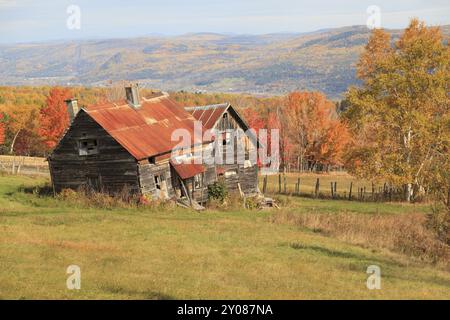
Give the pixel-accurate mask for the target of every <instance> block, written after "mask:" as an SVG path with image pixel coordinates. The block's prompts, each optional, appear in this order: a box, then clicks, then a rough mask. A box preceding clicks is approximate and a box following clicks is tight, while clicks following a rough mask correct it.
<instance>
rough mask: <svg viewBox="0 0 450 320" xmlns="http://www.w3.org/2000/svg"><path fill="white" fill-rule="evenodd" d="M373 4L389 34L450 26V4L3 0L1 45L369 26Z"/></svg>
mask: <svg viewBox="0 0 450 320" xmlns="http://www.w3.org/2000/svg"><path fill="white" fill-rule="evenodd" d="M372 5H375V6H377V7H378V8H379V12H380V14H379V18H380V19H379V20H377V21H379V22H380V26H381V27H384V28H404V27H405V26H406V25H407V24H408V21H409V19H410V18H411V17H418V18H420V19H421V20H424V21H425V22H426V23H427V24H429V25H444V24H450V1H448V0H429V1H425V0H370V1H366V0H341V1H336V0H334V1H333V0H307V1H303V0H220V1H219V0H183V1H182V0H158V1H153V0H147V1H145V0H128V1H126V0H53V1H51V0H0V43H17V42H40V41H49V40H70V39H99V38H126V37H139V36H147V35H155V34H158V35H179V34H185V33H192V32H214V33H232V34H265V33H280V32H310V31H316V30H319V29H325V28H334V27H343V26H350V25H366V23H367V21H368V19H370V18H371V17H372V18H373V17H374V15H373V13H368V12H367V11H368V10H367V9H368V7H370V6H372Z"/></svg>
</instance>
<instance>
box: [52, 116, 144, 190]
mask: <svg viewBox="0 0 450 320" xmlns="http://www.w3.org/2000/svg"><path fill="white" fill-rule="evenodd" d="M80 139H96V140H97V144H98V154H93V155H85V156H80V155H79V150H78V143H79V141H80ZM49 166H50V171H51V177H52V182H53V186H54V188H55V191H56V192H60V191H61V190H62V189H64V188H71V189H77V188H79V187H88V186H89V184H92V181H95V182H96V183H98V185H97V186H96V187H97V188H98V189H99V191H105V192H109V193H114V192H120V191H122V190H123V189H124V188H125V187H126V188H129V191H130V192H139V184H138V172H137V163H136V160H135V159H134V158H133V157H132V156H131V155H130V154H129V153H128V151H126V150H125V149H124V148H123V147H122V146H121V145H120V144H119V143H117V142H116V141H115V140H114V139H113V138H112V137H111V136H110V135H109V134H108V133H107V132H106V131H105V130H104V129H103V128H102V127H101V126H100V125H98V124H97V123H96V122H95V121H94V120H93V119H92V118H91V117H90V116H89V115H88V114H87V113H86V112H84V111H83V110H81V111H80V112H79V114H78V115H77V117H76V118H75V119H74V122H73V124H72V126H71V127H70V129H69V130H68V132H67V133H66V134H65V136H64V137H63V138H62V140H61V142H60V143H59V145H58V147H57V148H56V149H55V150H54V152H53V153H52V155H51V156H50V158H49Z"/></svg>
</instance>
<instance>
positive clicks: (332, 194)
mask: <svg viewBox="0 0 450 320" xmlns="http://www.w3.org/2000/svg"><path fill="white" fill-rule="evenodd" d="M330 185H331V198H332V199H334V192H333V191H334V187H333V181H331V182H330Z"/></svg>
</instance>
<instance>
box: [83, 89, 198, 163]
mask: <svg viewBox="0 0 450 320" xmlns="http://www.w3.org/2000/svg"><path fill="white" fill-rule="evenodd" d="M84 110H85V111H86V112H87V113H88V114H89V115H90V116H91V117H92V118H93V119H94V120H95V121H96V122H97V123H98V124H100V125H101V126H102V127H103V128H104V129H105V130H106V131H107V132H108V133H109V134H110V135H111V136H112V137H113V138H114V139H115V140H116V141H117V142H119V143H120V144H121V145H122V146H123V147H124V148H125V149H126V150H127V151H128V152H129V153H130V154H131V155H133V157H135V158H136V159H137V160H142V159H145V158H148V157H151V156H155V155H159V154H163V153H166V152H169V151H171V150H172V149H173V148H174V147H175V146H179V147H190V146H193V145H197V144H202V143H203V142H204V141H202V132H200V130H203V129H199V130H198V132H196V133H195V132H194V130H195V129H194V121H195V118H194V117H193V116H192V115H191V114H190V113H189V112H186V110H184V108H183V107H181V106H180V105H178V104H177V103H176V102H175V101H173V100H171V99H170V98H169V97H168V95H165V94H162V95H160V96H157V97H154V98H151V99H143V101H141V107H139V108H133V107H131V106H129V105H128V103H127V102H126V101H125V100H121V101H118V102H115V103H106V104H102V105H95V106H89V107H87V108H85V109H84ZM177 129H179V130H180V129H181V130H186V132H188V133H189V134H190V136H191V140H190V141H185V142H184V143H180V142H181V141H180V140H179V138H178V139H172V133H173V132H174V131H175V130H177ZM173 140H175V141H173Z"/></svg>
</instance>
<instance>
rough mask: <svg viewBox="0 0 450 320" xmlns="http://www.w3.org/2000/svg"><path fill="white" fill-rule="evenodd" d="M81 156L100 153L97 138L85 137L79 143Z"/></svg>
mask: <svg viewBox="0 0 450 320" xmlns="http://www.w3.org/2000/svg"><path fill="white" fill-rule="evenodd" d="M78 152H79V154H80V156H89V155H91V154H97V153H98V143H97V140H96V139H83V140H80V141H79V143H78Z"/></svg>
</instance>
